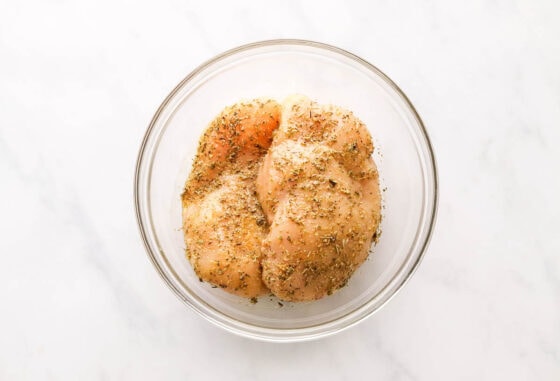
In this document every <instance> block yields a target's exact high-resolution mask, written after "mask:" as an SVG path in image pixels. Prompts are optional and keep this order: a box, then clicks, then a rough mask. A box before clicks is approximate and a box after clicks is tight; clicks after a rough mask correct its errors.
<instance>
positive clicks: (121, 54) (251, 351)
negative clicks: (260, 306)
mask: <svg viewBox="0 0 560 381" xmlns="http://www.w3.org/2000/svg"><path fill="white" fill-rule="evenodd" d="M559 17H560V3H559V2H557V1H554V0H550V1H530V0H526V1H483V0H476V1H471V2H450V1H444V0H433V1H426V2H417V1H404V2H392V1H375V2H366V1H364V2H351V1H346V2H344V4H343V3H342V2H339V3H334V2H321V3H313V2H305V3H304V2H301V3H298V2H291V1H286V2H283V1H282V2H280V1H277V2H270V3H266V2H254V3H253V2H249V1H241V2H230V3H227V4H226V3H225V2H224V4H220V3H213V2H202V1H198V2H188V1H178V0H165V1H159V2H148V1H127V0H117V1H95V2H94V1H91V2H73V1H65V0H58V1H38V0H34V1H2V2H0V228H1V230H0V231H1V232H2V234H1V237H2V238H1V239H0V253H1V255H2V264H1V265H0V323H1V324H0V379H1V380H18V379H29V380H44V379H53V380H90V379H91V380H97V379H99V380H120V379H134V380H150V379H162V380H184V379H193V380H201V379H221V378H225V379H230V378H231V379H244V380H265V379H266V380H269V379H288V378H289V377H290V378H293V379H307V378H309V379H321V380H331V379H332V380H345V379H346V380H354V379H378V380H474V379H476V380H558V379H560V233H559V232H558V229H559V227H560V223H559V220H560V203H559V201H558V195H559V194H560V176H559V173H560V150H559V149H558V142H559V141H560V70H559V68H560V22H559V21H558V20H559ZM280 37H292V38H294V37H295V38H307V39H313V40H318V41H322V42H327V43H331V44H334V45H337V46H340V47H342V48H345V49H347V50H350V51H352V52H354V53H356V54H358V55H361V56H362V57H364V58H366V59H367V60H369V61H371V62H372V63H374V64H376V65H377V66H379V67H380V68H381V69H382V70H384V71H385V72H386V73H387V74H388V75H389V76H391V77H392V78H393V79H394V80H395V81H396V82H397V83H398V84H399V85H400V86H401V87H402V88H403V89H404V91H405V92H406V93H407V94H408V95H409V96H410V98H411V100H412V101H413V103H414V104H415V105H416V106H417V108H418V110H419V112H420V114H421V115H422V117H423V119H424V121H425V123H426V125H427V127H428V129H429V132H430V134H431V137H432V140H433V144H434V147H435V150H436V154H437V159H438V163H439V171H440V183H441V199H440V208H439V217H438V223H437V228H436V231H435V234H434V237H433V239H432V243H431V246H430V248H429V252H428V254H427V256H426V258H425V260H424V262H423V263H422V265H421V266H420V269H419V271H418V272H417V273H416V274H415V276H414V277H413V279H412V281H411V282H410V283H408V284H407V286H406V287H405V288H404V289H403V290H402V292H401V293H400V294H399V295H398V296H397V297H396V298H395V299H393V300H392V301H391V302H390V303H389V304H388V305H387V306H386V307H385V308H384V309H382V310H381V311H380V312H379V313H377V314H376V315H375V316H373V317H371V318H369V319H368V320H367V321H365V322H363V323H361V324H359V325H358V326H356V327H353V328H351V329H349V330H347V331H345V332H342V333H340V334H338V335H336V336H334V337H330V338H327V339H324V340H320V341H315V342H309V343H301V344H288V345H274V344H269V343H261V342H255V341H249V340H246V339H243V338H239V337H236V336H233V335H231V334H229V333H226V332H224V331H222V330H220V329H218V328H216V327H214V326H212V325H210V324H209V323H207V322H206V321H204V320H203V319H202V318H200V317H198V316H197V315H195V313H194V312H192V311H191V310H189V309H187V308H186V307H185V306H184V305H183V304H181V303H180V302H179V300H178V299H177V298H176V297H175V296H174V295H173V294H172V293H171V292H170V291H169V290H168V289H167V287H166V286H165V285H164V284H163V282H162V281H161V280H160V278H159V276H158V275H157V274H156V272H155V271H154V269H153V268H152V265H151V264H150V262H149V261H148V258H147V257H146V255H145V253H144V248H143V246H142V244H141V241H140V238H139V234H138V230H137V227H136V221H135V216H134V212H133V203H132V178H133V170H134V165H135V160H136V153H137V150H138V147H139V144H140V141H141V138H142V136H143V133H144V130H145V128H146V126H147V124H148V122H149V120H150V118H151V116H152V114H153V113H154V111H155V110H156V108H157V107H158V105H159V103H160V102H161V101H162V100H163V98H164V97H165V96H166V95H167V93H168V92H169V91H170V89H171V88H172V87H173V86H174V85H175V84H176V83H177V82H178V81H179V80H181V79H182V78H183V77H184V76H185V75H186V74H187V73H188V72H189V71H190V70H192V69H193V68H194V67H196V66H197V65H198V64H200V63H201V62H202V61H204V60H206V59H208V58H210V57H212V56H213V55H215V54H217V53H219V52H221V51H223V50H226V49H229V48H231V47H234V46H237V45H240V44H243V43H247V42H252V41H256V40H262V39H270V38H280Z"/></svg>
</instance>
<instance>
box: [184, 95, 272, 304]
mask: <svg viewBox="0 0 560 381" xmlns="http://www.w3.org/2000/svg"><path fill="white" fill-rule="evenodd" d="M279 118H280V105H279V104H278V103H277V102H275V101H272V100H254V101H251V102H248V103H239V104H236V105H234V106H231V107H227V108H225V109H224V110H223V111H222V112H221V114H220V115H219V116H218V117H217V118H216V119H214V120H213V121H212V122H211V123H210V125H209V126H208V128H207V129H206V131H205V133H204V134H203V136H202V137H201V139H200V142H199V147H198V152H197V155H196V157H195V159H194V163H193V167H192V171H191V174H190V176H189V178H188V180H187V182H186V184H185V189H184V192H183V195H182V204H183V231H184V236H185V243H186V247H187V258H188V259H189V261H190V262H191V264H192V266H193V268H194V271H195V272H196V274H197V275H198V276H199V277H200V279H202V280H204V281H207V282H209V283H212V284H214V285H216V286H219V287H221V288H223V289H225V290H226V291H229V292H231V293H234V294H237V295H240V296H245V297H249V298H253V297H256V296H258V295H261V294H263V293H266V292H268V290H267V287H266V286H265V285H264V283H263V281H262V274H261V260H262V255H261V245H262V240H263V239H264V237H265V236H266V234H267V232H268V227H267V223H266V218H265V216H264V214H263V212H262V209H261V206H260V204H259V202H258V200H257V196H256V182H255V180H256V177H257V170H258V167H259V164H260V163H261V161H262V159H263V156H264V155H265V153H266V152H267V150H268V147H269V146H270V144H271V142H272V132H273V131H274V129H276V128H277V127H278V123H279Z"/></svg>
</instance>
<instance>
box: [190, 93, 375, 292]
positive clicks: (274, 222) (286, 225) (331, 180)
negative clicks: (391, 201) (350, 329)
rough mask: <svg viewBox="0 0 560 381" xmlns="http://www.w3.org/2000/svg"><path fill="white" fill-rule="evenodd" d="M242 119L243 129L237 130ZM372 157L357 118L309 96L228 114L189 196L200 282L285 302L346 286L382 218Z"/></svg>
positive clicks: (214, 128) (196, 169)
mask: <svg viewBox="0 0 560 381" xmlns="http://www.w3.org/2000/svg"><path fill="white" fill-rule="evenodd" d="M232 113H234V114H235V117H232V116H231V115H233V114H232ZM239 115H243V116H242V120H243V121H244V123H240V122H239V121H238V122H237V123H231V121H232V120H236V119H238V117H239ZM228 118H229V119H228ZM232 118H233V119H232ZM223 125H225V126H226V127H225V128H220V127H219V126H223ZM251 139H252V140H251ZM255 142H257V143H255ZM208 147H210V148H208ZM372 152H373V143H372V139H371V136H370V134H369V132H368V131H367V129H366V127H365V125H364V124H363V123H362V122H361V121H360V120H359V119H358V118H357V117H355V116H354V115H353V114H352V113H351V112H349V111H347V110H344V109H341V108H338V107H335V106H322V105H318V104H317V103H315V102H312V101H311V100H310V99H309V98H307V97H304V96H292V97H289V98H288V99H287V100H286V101H285V102H284V103H283V105H282V106H280V105H279V104H278V103H276V102H274V101H254V102H251V103H249V104H240V105H236V106H233V107H230V108H227V109H226V110H224V112H222V114H221V115H220V116H219V117H218V118H217V119H216V120H215V121H214V122H213V123H212V124H211V125H210V127H209V128H208V130H207V131H206V133H205V134H204V135H203V137H202V138H201V141H200V145H199V152H198V154H197V157H196V159H195V162H194V165H193V171H192V173H191V176H190V177H189V180H188V181H187V184H186V187H185V192H184V194H183V221H184V225H183V228H184V233H185V241H186V245H187V256H188V257H189V259H190V261H191V263H192V265H193V267H194V269H195V271H196V273H197V274H198V275H199V277H200V278H201V279H203V280H205V281H208V282H210V283H213V284H215V285H218V286H220V287H222V288H224V289H225V290H226V291H229V292H232V293H235V294H238V295H242V296H247V297H255V296H258V295H260V294H262V293H265V292H267V291H270V292H271V293H272V294H274V295H276V296H277V297H279V298H280V299H283V300H286V301H306V300H316V299H320V298H322V297H324V296H325V295H328V294H329V295H330V294H331V293H332V292H334V291H335V290H336V289H338V288H340V287H343V286H344V285H345V284H346V283H347V281H348V279H349V278H350V277H351V276H352V274H353V273H354V272H355V270H356V269H357V268H358V267H359V266H360V265H361V264H362V263H363V262H364V261H365V259H366V258H367V256H368V252H369V248H370V246H371V243H372V239H373V237H374V235H375V234H376V232H377V228H378V226H379V223H380V219H381V205H380V201H381V196H380V192H379V182H378V173H377V169H376V166H375V163H374V162H373V160H372V158H371V154H372Z"/></svg>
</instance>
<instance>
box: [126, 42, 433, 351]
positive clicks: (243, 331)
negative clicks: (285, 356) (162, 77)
mask: <svg viewBox="0 0 560 381" xmlns="http://www.w3.org/2000/svg"><path fill="white" fill-rule="evenodd" d="M279 45H288V46H307V47H312V48H317V49H323V50H327V51H330V52H333V53H337V54H340V55H343V56H345V57H346V58H349V59H351V60H353V61H355V62H357V63H359V64H361V65H362V66H364V67H365V68H366V69H368V70H370V71H372V72H374V73H375V74H376V75H378V76H379V77H380V78H381V79H382V80H383V81H384V82H385V83H386V84H387V85H389V86H390V87H391V88H392V89H393V90H394V91H395V92H396V94H397V95H398V96H399V97H401V98H402V100H403V101H404V103H405V104H406V106H407V107H409V111H410V112H411V113H412V116H413V117H414V119H415V121H416V122H417V124H418V127H420V133H421V135H422V137H423V138H424V141H425V143H426V148H427V152H428V156H429V158H428V159H429V160H427V162H428V164H427V165H428V166H430V167H431V170H432V173H433V205H432V208H431V209H428V210H427V214H429V217H428V218H429V223H428V226H427V229H428V230H427V233H426V237H425V239H424V242H421V244H420V247H419V248H418V250H419V254H418V256H417V257H416V258H415V259H414V261H413V263H412V264H411V266H410V268H409V269H408V272H406V274H403V272H404V267H403V269H402V270H401V269H399V272H397V273H396V274H395V276H394V277H393V278H392V279H391V281H390V282H389V283H388V285H389V284H391V283H392V282H393V281H394V280H395V279H396V278H397V277H398V276H401V279H400V280H399V282H398V284H396V285H395V286H394V289H393V291H392V292H391V293H390V294H389V295H387V296H386V297H385V298H384V299H382V300H381V302H380V304H378V305H377V307H375V308H373V309H371V310H369V311H366V313H361V314H359V315H357V316H354V317H353V319H350V320H348V317H349V316H351V315H355V314H357V313H360V312H361V311H362V310H363V307H364V306H367V305H368V304H369V303H370V302H371V300H370V301H369V302H368V303H366V304H364V305H363V306H362V307H361V308H360V309H357V310H354V311H352V312H350V313H348V314H346V315H344V316H342V317H341V318H345V319H346V320H347V321H346V324H345V325H342V326H340V325H338V326H337V325H336V324H334V322H337V321H338V319H337V320H334V321H328V322H325V323H320V324H318V325H315V326H313V328H314V330H313V331H312V332H308V333H306V332H305V331H307V330H309V328H310V327H303V328H289V329H285V328H263V327H258V328H259V329H260V330H261V331H260V332H256V331H254V330H250V329H249V328H251V327H256V326H253V325H251V324H248V323H245V322H242V321H240V320H237V319H235V318H232V317H230V316H227V315H224V314H222V313H220V312H219V313H220V314H221V315H222V316H223V317H224V320H220V319H217V318H215V317H214V316H210V315H209V314H208V313H206V312H204V311H201V310H200V308H199V307H198V306H196V305H195V304H194V303H193V301H191V300H188V299H186V298H185V297H184V295H183V294H182V293H181V291H180V290H178V289H177V287H176V286H175V285H174V284H173V283H172V281H171V279H170V278H169V277H168V276H167V275H166V273H165V271H164V269H163V268H162V267H161V265H160V263H159V262H158V260H157V259H156V254H155V253H154V250H153V249H152V247H151V245H150V243H149V240H148V232H147V230H148V227H147V226H146V224H145V221H144V220H143V218H142V211H141V205H140V204H141V202H140V194H139V193H140V192H139V190H140V188H141V184H140V179H141V173H142V167H143V163H144V161H145V160H146V157H145V156H146V147H147V144H148V141H149V140H150V137H151V135H152V131H153V129H154V128H155V125H156V124H157V122H158V119H159V117H160V115H161V114H162V112H163V111H164V110H165V108H166V107H167V105H168V104H169V103H170V102H171V100H172V99H173V98H174V96H175V95H176V94H177V93H178V92H179V90H180V89H181V88H182V87H183V86H184V85H185V84H187V83H188V82H189V81H190V80H191V79H192V78H194V77H196V76H197V75H198V74H200V73H201V72H203V71H204V70H206V69H207V68H209V67H210V66H211V65H213V64H214V63H216V62H219V61H221V60H223V59H226V58H228V57H231V56H233V55H235V54H237V53H240V52H244V51H249V50H252V49H255V48H262V47H267V46H268V47H270V46H279ZM133 186H134V189H133V193H134V209H135V214H136V221H137V224H138V229H139V232H140V236H141V238H142V241H143V243H144V247H145V249H146V254H147V255H148V257H149V259H150V261H151V262H152V264H153V266H154V268H155V269H156V271H157V273H158V274H159V275H160V277H161V278H162V279H163V280H164V282H165V284H166V285H167V286H168V287H169V288H170V289H171V291H172V292H173V293H174V294H175V295H176V296H177V297H178V298H179V299H180V300H182V301H183V303H185V304H186V305H187V306H189V307H190V308H191V309H193V310H194V311H195V312H196V313H197V314H199V315H201V316H202V317H203V318H205V319H206V320H208V321H210V322H212V323H213V324H215V325H217V326H219V327H221V328H223V329H225V330H226V331H228V332H232V333H234V334H237V335H239V336H243V337H249V338H252V339H257V340H261V341H268V342H298V341H308V340H313V339H317V338H321V337H327V336H330V335H333V334H335V333H338V332H341V331H343V330H345V329H348V328H350V327H352V326H354V325H356V324H358V323H359V322H361V321H363V320H364V319H366V318H368V317H370V316H372V315H373V314H374V313H376V312H377V311H379V310H380V309H381V308H383V307H384V306H385V305H386V304H387V303H388V302H389V301H390V300H391V299H392V298H393V297H394V296H395V295H396V294H397V293H398V292H399V291H400V290H401V289H402V288H403V287H404V285H405V284H406V283H408V281H409V280H410V278H411V277H412V275H413V274H414V273H415V272H416V270H417V269H418V267H419V265H420V263H421V262H422V260H423V258H424V256H425V254H426V251H427V248H428V245H429V243H430V240H431V238H432V235H433V231H434V228H435V224H436V219H437V210H438V201H439V180H438V171H437V165H436V159H435V154H434V150H433V147H432V143H431V140H430V138H429V135H428V132H427V130H426V127H425V125H424V122H423V121H422V119H421V118H420V115H419V113H418V111H417V110H416V108H415V107H414V105H413V104H412V102H411V101H410V99H409V98H408V97H407V96H406V94H405V93H404V92H403V91H402V90H401V89H400V87H399V86H398V85H397V84H396V83H395V82H394V81H393V80H392V79H390V78H389V77H388V76H387V75H386V74H385V73H384V72H382V71H381V70H380V69H379V68H377V67H376V66H375V65H373V64H371V63H370V62H368V61H366V60H364V59H363V58H361V57H359V56H357V55H355V54H353V53H350V52H349V51H347V50H345V49H342V48H339V47H336V46H333V45H329V44H326V43H322V42H317V41H311V40H304V39H271V40H262V41H256V42H251V43H247V44H244V45H240V46H237V47H235V48H232V49H229V50H226V51H225V52H223V53H220V54H218V55H215V56H214V57H212V58H210V59H208V60H206V61H204V62H203V63H202V64H200V65H199V66H197V67H196V68H195V69H194V70H192V71H191V72H190V73H189V74H188V75H187V76H186V77H184V78H183V80H181V81H180V82H179V83H178V84H177V85H176V86H175V87H174V88H173V90H172V91H171V92H170V93H169V94H168V95H167V96H166V98H165V99H164V100H163V102H162V103H161V105H160V106H159V107H158V109H157V110H156V112H155V113H154V116H153V117H152V119H151V121H150V123H149V125H148V128H147V129H146V132H145V134H144V137H143V138H142V142H141V144H140V148H139V151H138V155H137V160H136V166H135V172H134V184H133ZM164 260H165V261H167V259H165V256H164ZM385 287H387V286H385ZM231 321H234V322H236V324H235V325H233V324H231ZM228 323H229V324H228ZM321 327H324V329H322V330H318V329H317V328H321ZM280 332H286V333H289V335H287V336H282V335H278V333H280ZM274 333H276V334H274Z"/></svg>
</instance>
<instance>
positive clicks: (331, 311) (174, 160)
mask: <svg viewBox="0 0 560 381" xmlns="http://www.w3.org/2000/svg"><path fill="white" fill-rule="evenodd" d="M293 93H300V94H304V95H307V96H309V97H310V98H311V99H313V100H315V101H317V102H319V103H326V104H335V105H338V106H341V107H344V108H347V109H349V110H352V111H353V112H354V114H355V115H357V116H358V117H359V118H360V119H361V120H362V121H363V122H364V123H365V124H366V126H367V127H368V129H369V130H370V132H371V135H372V137H373V139H374V145H375V147H376V149H375V153H374V160H375V161H376V163H377V166H378V169H379V174H380V183H381V184H380V185H381V188H382V190H383V192H382V195H383V219H382V223H381V236H380V238H379V241H378V243H377V244H376V245H374V246H372V248H371V252H370V256H369V258H368V260H367V261H366V262H365V263H364V264H363V265H362V266H361V267H360V268H359V269H358V270H357V271H356V273H355V274H354V275H353V276H352V278H351V279H350V281H349V282H348V285H347V286H346V287H344V288H342V289H340V290H338V291H337V292H335V293H334V294H333V295H330V296H327V297H325V298H323V299H321V300H318V301H314V302H304V303H287V302H282V301H280V300H278V299H276V298H275V297H272V296H264V297H260V298H259V300H258V302H257V303H251V302H250V301H249V300H248V299H245V298H241V297H237V296H234V295H230V294H228V293H226V292H224V291H223V290H221V289H219V288H217V289H216V288H212V286H211V285H210V284H207V283H203V282H200V281H199V279H198V277H197V276H196V274H195V273H194V271H193V269H192V267H191V265H190V263H189V262H188V261H187V259H186V257H185V246H184V241H183V236H182V232H181V225H182V224H181V200H180V194H181V192H182V189H183V185H184V182H185V180H186V178H187V176H188V173H189V171H190V167H191V164H192V159H193V158H194V155H195V153H196V149H197V144H198V140H199V137H200V136H201V133H202V132H203V130H204V129H205V128H206V127H207V125H208V123H209V122H210V121H211V120H212V119H213V118H214V117H215V116H216V115H217V114H218V113H219V112H220V111H221V110H222V108H224V107H225V106H226V105H231V104H233V103H236V102H238V101H240V100H243V99H252V98H259V97H272V98H275V99H277V100H280V101H281V100H282V99H283V98H284V97H286V96H287V95H290V94H293ZM134 194H135V203H136V213H137V218H138V224H139V227H140V232H141V235H142V238H143V240H144V243H145V246H146V250H147V252H148V255H149V257H150V259H151V261H152V263H153V264H154V267H155V268H156V270H157V271H158V273H159V274H160V275H161V277H162V278H163V280H164V281H165V282H166V283H167V285H168V286H169V287H170V288H171V290H173V292H174V293H175V294H176V295H177V296H178V297H179V298H180V299H181V300H182V301H183V302H185V304H187V305H188V306H189V307H191V308H192V309H193V310H194V311H196V312H197V313H199V314H200V315H201V316H203V317H204V318H206V319H207V320H209V321H211V322H212V323H214V324H216V325H218V326H220V327H223V328H225V329H226V330H228V331H230V332H233V333H236V334H240V335H242V336H246V337H251V338H256V339H261V340H268V341H301V340H308V339H313V338H318V337H322V336H326V335H329V334H333V333H335V332H338V331H340V330H342V329H344V328H347V327H349V326H351V325H353V324H356V323H357V322H359V321H360V320H362V319H364V318H365V317H367V316H370V315H371V314H373V313H374V312H375V311H377V310H379V308H381V307H382V306H383V305H384V304H385V303H386V302H387V301H388V300H389V299H391V297H392V296H393V295H395V293H396V292H397V291H398V290H399V289H400V288H401V287H402V286H403V285H404V283H405V282H406V281H407V280H408V279H409V278H410V276H411V275H412V273H413V272H414V270H415V269H416V268H417V267H418V264H419V263H420V260H421V259H422V256H423V255H424V253H425V251H426V246H427V244H428V241H429V238H430V235H431V232H432V228H433V225H434V219H435V214H436V206H437V175H436V166H435V160H434V155H433V152H432V148H431V145H430V141H429V139H428V135H427V133H426V130H425V128H424V126H423V124H422V121H421V120H420V117H419V116H418V114H417V112H416V111H415V109H414V107H413V106H412V104H411V103H410V101H409V100H408V99H407V97H406V96H405V95H404V93H403V92H402V91H401V90H400V89H399V88H398V87H397V85H395V83H394V82H393V81H391V80H390V79H389V78H388V77H387V76H386V75H385V74H383V73H382V72H381V71H380V70H379V69H377V68H376V67H375V66H373V65H371V64H369V63H368V62H366V61H364V60H363V59H361V58H359V57H357V56H355V55H353V54H351V53H348V52H346V51H344V50H342V49H339V48H336V47H333V46H329V45H325V44H321V43H317V42H311V41H302V40H273V41H264V42H257V43H253V44H249V45H244V46H241V47H238V48H235V49H232V50H230V51H227V52H225V53H223V54H220V55H219V56H217V57H215V58H213V59H211V60H210V61H208V62H206V63H204V64H202V65H201V66H199V67H198V68H197V69H195V70H194V71H193V72H192V73H191V74H189V75H188V76H187V77H186V78H185V79H184V80H183V81H182V82H181V83H179V85H178V86H177V87H176V88H175V89H174V90H173V91H172V92H171V94H169V96H168V97H167V98H166V99H165V100H164V101H163V103H162V105H161V106H160V107H159V109H158V110H157V112H156V113H155V115H154V117H153V119H152V121H151V123H150V125H149V127H148V130H147V132H146V135H145V137H144V140H143V142H142V145H141V147H140V152H139V155H138V162H137V167H136V177H135V188H134Z"/></svg>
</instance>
